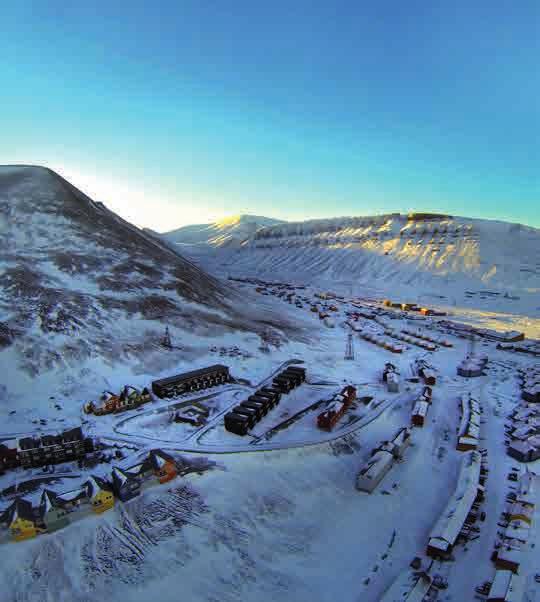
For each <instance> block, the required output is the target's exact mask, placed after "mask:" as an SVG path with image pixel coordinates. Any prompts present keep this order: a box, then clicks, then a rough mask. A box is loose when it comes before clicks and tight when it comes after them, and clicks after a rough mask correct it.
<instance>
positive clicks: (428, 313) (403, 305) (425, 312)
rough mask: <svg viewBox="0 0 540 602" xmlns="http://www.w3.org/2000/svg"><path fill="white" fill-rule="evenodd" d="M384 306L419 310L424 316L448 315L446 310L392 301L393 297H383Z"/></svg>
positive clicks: (403, 309) (404, 309)
mask: <svg viewBox="0 0 540 602" xmlns="http://www.w3.org/2000/svg"><path fill="white" fill-rule="evenodd" d="M382 304H383V306H384V307H393V308H394V309H401V310H402V311H417V312H419V313H420V314H422V315H423V316H446V312H444V311H437V310H435V309H431V308H429V307H421V306H419V305H418V304H417V303H403V302H401V301H392V300H391V299H383V302H382Z"/></svg>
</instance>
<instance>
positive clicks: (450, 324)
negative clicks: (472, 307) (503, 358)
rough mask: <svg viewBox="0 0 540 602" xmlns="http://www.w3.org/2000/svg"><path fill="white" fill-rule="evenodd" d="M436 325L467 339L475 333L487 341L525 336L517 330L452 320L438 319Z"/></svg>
mask: <svg viewBox="0 0 540 602" xmlns="http://www.w3.org/2000/svg"><path fill="white" fill-rule="evenodd" d="M438 325H439V326H440V327H443V328H446V330H448V331H451V332H452V333H453V334H455V335H456V336H459V337H462V338H467V339H468V338H470V336H471V335H476V336H479V337H481V338H483V339H486V340H488V341H499V342H501V343H511V342H514V341H522V340H523V339H524V338H525V334H524V333H523V332H518V331H516V330H508V331H501V330H493V329H491V328H478V327H475V326H471V325H470V324H464V323H463V322H454V321H452V320H440V321H439V324H438Z"/></svg>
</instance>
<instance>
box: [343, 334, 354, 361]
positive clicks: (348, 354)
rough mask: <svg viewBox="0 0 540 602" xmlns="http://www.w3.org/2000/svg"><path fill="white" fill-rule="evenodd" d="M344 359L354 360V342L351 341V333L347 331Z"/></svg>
mask: <svg viewBox="0 0 540 602" xmlns="http://www.w3.org/2000/svg"><path fill="white" fill-rule="evenodd" d="M345 359H346V360H354V343H353V333H352V332H349V333H348V334H347V346H346V347H345Z"/></svg>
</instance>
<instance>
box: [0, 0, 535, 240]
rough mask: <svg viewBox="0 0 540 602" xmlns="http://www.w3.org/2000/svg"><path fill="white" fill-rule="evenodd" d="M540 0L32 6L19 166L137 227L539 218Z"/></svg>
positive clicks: (10, 62)
mask: <svg viewBox="0 0 540 602" xmlns="http://www.w3.org/2000/svg"><path fill="white" fill-rule="evenodd" d="M539 40H540V2H538V0H519V1H518V2H516V1H515V0H514V1H506V2H503V1H498V0H489V1H488V0H473V1H471V0H466V1H465V0H452V1H447V0H433V1H429V0H422V1H416V0H408V1H407V2H400V1H398V0H395V1H390V0H386V1H385V0H383V1H382V2H369V3H368V2H362V1H360V0H351V1H349V2H343V1H340V0H328V1H326V0H325V1H323V0H309V1H306V0H295V1H294V2H291V1H290V0H287V1H283V2H282V1H281V0H272V1H271V2H266V1H258V0H239V1H235V0H217V1H209V0H194V1H191V0H175V1H170V2H169V1H160V0H156V1H154V2H150V1H148V0H145V1H144V2H141V1H139V0H130V1H129V2H121V1H115V0H108V1H107V2H101V1H99V0H96V1H94V2H66V0H61V1H59V0H47V1H46V2H43V1H40V0H36V1H35V2H29V1H27V0H18V1H17V2H9V3H5V4H4V5H3V6H2V9H1V27H0V59H1V63H0V65H1V66H0V163H3V164H4V163H33V164H44V165H48V166H50V167H52V168H53V169H56V170H57V171H59V172H60V173H62V174H63V175H65V176H66V177H68V178H69V179H70V180H71V181H72V182H73V183H74V184H75V185H76V186H78V187H80V188H82V189H83V190H84V191H85V192H87V193H89V194H90V195H91V196H93V197H94V198H95V199H96V200H101V201H103V202H105V203H106V204H107V205H108V206H109V207H110V208H112V209H113V210H115V211H117V212H118V213H120V215H122V216H123V217H125V218H127V219H129V220H131V221H133V222H134V223H136V224H137V225H140V226H141V225H142V226H148V227H151V228H154V229H157V230H168V229H172V228H175V227H177V226H180V225H184V224H187V223H202V222H209V221H213V220H214V219H220V218H222V217H224V216H227V215H232V214H238V213H255V214H259V215H267V216H270V217H278V218H284V219H304V218H313V217H330V216H340V215H355V214H356V215H365V214H370V213H383V212H388V211H403V212H404V211H407V210H409V209H416V210H432V211H444V212H450V213H454V214H457V215H470V216H475V217H491V218H500V219H509V220H511V221H519V222H522V223H526V224H529V225H535V226H537V227H540V70H539V68H538V66H539V64H540V41H539Z"/></svg>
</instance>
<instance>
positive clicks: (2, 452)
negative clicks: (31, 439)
mask: <svg viewBox="0 0 540 602" xmlns="http://www.w3.org/2000/svg"><path fill="white" fill-rule="evenodd" d="M18 465H19V459H18V457H17V443H16V441H13V442H9V441H4V443H1V444H0V473H2V472H3V471H4V470H6V469H11V468H16V467H17V466H18Z"/></svg>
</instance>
